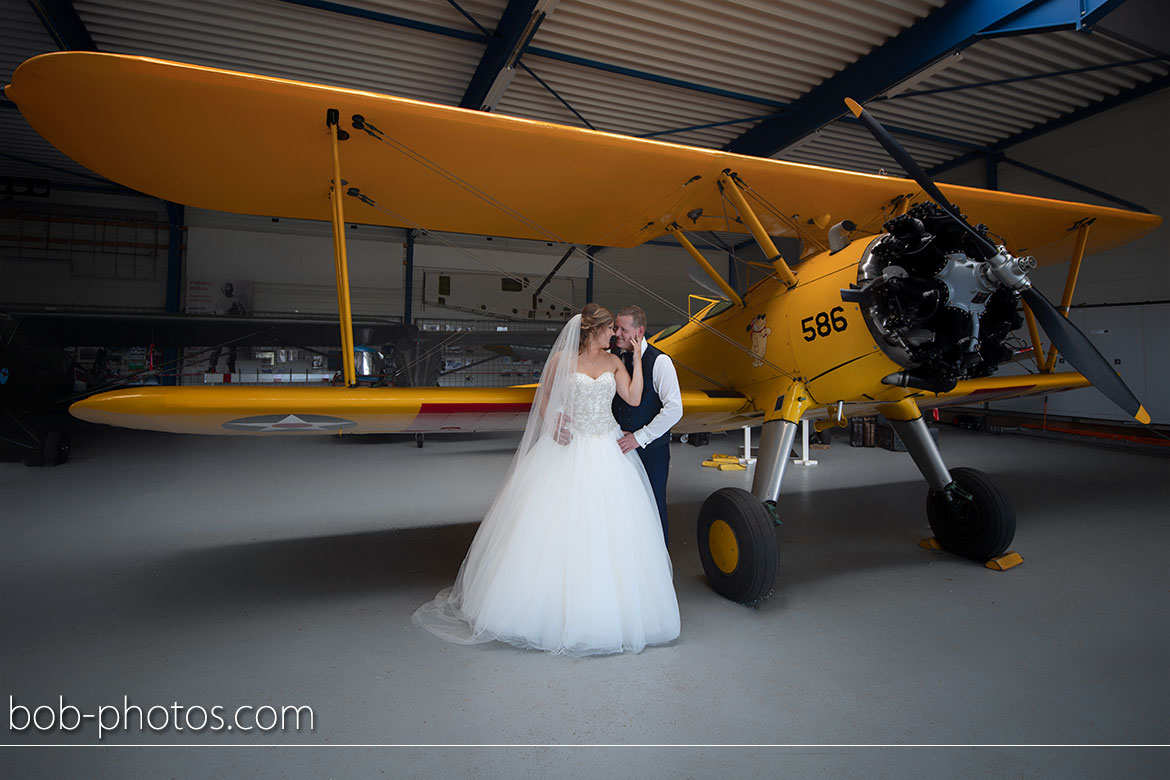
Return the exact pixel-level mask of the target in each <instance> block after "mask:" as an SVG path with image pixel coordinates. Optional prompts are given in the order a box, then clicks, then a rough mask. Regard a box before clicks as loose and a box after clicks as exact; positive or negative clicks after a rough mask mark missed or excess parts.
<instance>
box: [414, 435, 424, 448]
mask: <svg viewBox="0 0 1170 780" xmlns="http://www.w3.org/2000/svg"><path fill="white" fill-rule="evenodd" d="M414 446H416V447H418V448H419V449H420V450H421V449H422V446H423V435H422V434H421V433H416V434H415V435H414Z"/></svg>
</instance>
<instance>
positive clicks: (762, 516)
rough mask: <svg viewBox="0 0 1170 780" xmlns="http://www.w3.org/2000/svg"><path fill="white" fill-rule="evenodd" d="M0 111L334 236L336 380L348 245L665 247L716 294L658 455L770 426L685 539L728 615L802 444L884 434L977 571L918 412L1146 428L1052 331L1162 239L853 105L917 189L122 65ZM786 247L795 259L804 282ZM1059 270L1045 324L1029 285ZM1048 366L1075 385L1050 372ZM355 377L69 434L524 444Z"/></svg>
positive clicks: (967, 491) (168, 180) (520, 415)
mask: <svg viewBox="0 0 1170 780" xmlns="http://www.w3.org/2000/svg"><path fill="white" fill-rule="evenodd" d="M5 94H6V95H7V96H8V97H9V98H10V99H12V100H13V101H14V102H15V103H16V104H17V105H18V106H19V108H20V110H21V111H22V113H23V114H24V116H25V117H26V118H27V120H28V121H29V123H30V124H31V125H32V126H33V127H34V128H35V129H36V130H37V131H38V132H40V133H41V134H42V135H43V136H44V137H45V138H47V139H48V140H49V141H50V142H52V143H53V144H54V145H55V146H57V148H59V149H60V150H61V151H62V152H64V153H65V154H67V155H69V156H70V157H72V158H74V159H75V160H77V161H78V162H80V163H82V164H84V165H86V166H88V167H89V168H91V169H93V170H94V171H96V172H98V173H100V174H102V175H103V176H106V177H107V178H109V179H111V180H113V181H116V182H118V183H120V184H123V185H125V186H128V187H132V188H134V189H136V190H139V191H141V192H145V193H149V194H151V195H155V196H158V197H161V198H166V199H168V200H172V201H176V202H180V203H185V204H187V205H193V206H197V207H200V208H208V209H218V210H223V211H231V212H237V213H245V214H264V215H271V216H280V217H295V218H303V219H322V220H325V219H328V220H331V221H332V223H333V226H334V254H335V258H334V259H335V268H336V272H337V281H338V299H339V302H338V305H339V311H340V315H341V316H340V319H341V331H342V342H343V349H342V353H343V355H345V354H347V353H348V354H349V355H352V354H353V350H352V344H353V341H352V338H353V337H352V326H351V316H350V310H349V284H348V271H347V262H346V252H345V230H344V229H343V228H344V224H345V222H346V221H350V222H363V223H371V224H378V225H391V226H397V227H405V228H416V229H423V230H427V231H442V232H460V233H474V234H482V235H498V236H508V237H515V238H527V239H540V240H543V241H549V242H555V243H558V244H560V245H562V246H565V247H567V248H570V249H572V248H573V247H577V250H576V251H577V252H579V253H580V254H582V255H584V256H587V257H588V259H589V260H590V261H591V262H594V263H595V264H597V265H599V266H601V267H602V268H606V265H605V263H604V262H603V261H602V260H601V259H599V258H598V257H597V256H596V254H588V253H586V251H585V250H584V249H581V248H580V247H586V246H609V247H630V246H636V245H638V244H641V243H643V242H645V241H648V240H651V239H655V238H659V237H662V236H666V235H670V236H673V237H674V238H675V239H677V241H678V243H679V244H680V246H681V247H682V248H683V249H684V250H685V251H686V253H688V254H689V255H690V256H691V257H692V258H693V259H694V261H695V262H696V263H697V264H698V265H699V266H700V267H701V268H702V269H703V270H704V271H705V272H706V273H707V274H708V275H709V276H710V277H711V280H712V282H713V283H714V284H715V285H716V287H717V288H718V289H719V290H720V291H721V293H722V299H721V300H709V301H708V302H707V303H706V305H705V306H703V307H702V308H701V310H699V311H697V312H695V313H693V314H690V315H689V316H688V317H687V322H686V323H685V324H683V325H681V326H678V327H673V328H669V329H666V330H664V331H662V332H660V333H658V334H656V335H655V336H653V337H652V339H651V341H652V343H654V344H655V346H657V347H658V348H659V349H661V350H662V351H663V352H665V353H667V354H668V355H670V356H671V358H672V360H673V361H674V362H675V364H676V366H678V367H679V369H680V382H681V385H682V388H683V407H684V417H683V420H682V421H681V422H680V423H679V424H678V426H676V428H675V430H676V431H677V432H689V433H696V432H703V431H724V430H732V429H738V428H741V427H744V426H762V436H761V441H760V448H759V457H758V461H757V465H756V471H755V475H754V479H753V483H752V489H751V491H750V492H749V491H745V490H742V489H738V488H724V489H722V490H719V491H717V492H715V493H714V494H712V495H711V496H710V497H709V498H708V499H707V501H706V502H705V503H704V504H703V506H702V509H701V510H700V513H699V518H698V539H699V552H700V557H701V559H702V563H703V568H704V570H705V572H706V574H707V576H708V579H709V581H710V583H711V586H712V587H713V588H714V589H715V590H716V591H717V592H718V593H720V594H722V595H723V596H725V597H727V598H729V599H732V600H734V601H738V602H741V603H749V604H750V603H755V602H757V601H759V600H760V599H762V598H765V597H766V596H767V595H768V593H769V592H770V591H771V590H772V587H773V585H774V583H775V579H776V575H777V569H778V550H777V542H776V537H775V533H774V523H775V522H776V518H777V510H776V501H777V499H778V497H779V494H780V488H781V484H782V481H783V478H784V472H785V469H786V467H787V464H788V457H787V455H788V452H789V450H790V448H791V445H792V443H793V440H794V438H795V435H796V431H797V427H798V424H799V423H800V422H801V421H802V420H806V419H811V420H814V421H815V423H816V425H817V427H818V428H819V429H823V428H826V427H830V426H835V425H838V426H844V425H846V424H847V421H848V419H849V418H851V417H857V416H863V415H871V414H880V415H882V416H883V417H884V418H885V419H886V420H888V421H889V422H890V424H891V425H892V426H893V428H894V430H895V431H896V432H897V433H898V435H899V436H900V437H901V439H902V440H903V442H904V443H905V444H906V447H907V449H908V450H909V452H910V454H911V456H912V457H913V459H914V462H915V464H916V465H917V466H918V468H919V469H920V471H921V472H922V474H923V476H924V477H925V479H926V481H927V484H928V485H929V492H928V494H927V506H926V513H927V517H928V519H929V522H930V525H931V528H932V530H933V532H934V534H935V536H936V538H937V540H938V541H939V543H940V544H941V546H942V547H943V548H944V549H947V550H949V551H951V552H953V553H956V554H958V555H961V556H965V557H968V558H972V559H976V560H987V559H990V558H994V557H995V556H998V555H1000V554H1002V553H1003V552H1004V551H1005V550H1007V548H1008V545H1009V544H1010V543H1011V540H1012V537H1013V534H1014V532H1015V515H1014V512H1013V510H1012V507H1011V503H1010V501H1009V500H1008V498H1007V497H1006V496H1005V495H1004V494H1003V493H1002V492H1001V491H1000V490H999V489H998V488H997V487H996V486H995V484H994V483H993V482H992V480H991V479H990V478H989V477H988V476H987V475H985V474H983V473H981V472H978V471H975V470H973V469H964V468H955V469H949V468H948V467H947V465H946V464H945V463H944V462H943V460H942V457H941V456H940V454H939V451H938V448H937V446H936V445H935V444H934V442H933V440H932V439H931V437H930V435H929V432H928V430H927V428H926V425H925V423H924V422H923V417H922V412H923V410H927V409H932V408H937V407H940V406H947V405H954V404H964V403H967V404H969V403H978V402H982V401H987V400H993V399H1000V398H1010V397H1017V396H1024V395H1031V394H1048V393H1053V392H1057V391H1060V390H1069V389H1074V388H1080V387H1085V386H1088V385H1090V384H1092V385H1095V386H1097V387H1098V388H1099V389H1100V390H1101V391H1102V392H1103V393H1104V394H1105V395H1106V396H1108V397H1109V398H1110V399H1112V400H1113V401H1114V402H1115V403H1116V404H1117V405H1118V406H1119V407H1121V408H1122V409H1123V410H1125V412H1126V413H1127V414H1129V415H1130V416H1132V417H1133V418H1134V419H1135V420H1138V421H1140V422H1143V423H1148V422H1149V415H1148V414H1147V413H1146V411H1145V409H1144V408H1142V405H1141V403H1140V402H1139V401H1138V400H1137V399H1136V398H1135V397H1134V396H1133V394H1132V393H1131V392H1130V391H1129V389H1128V388H1127V387H1126V386H1125V384H1124V383H1123V382H1122V380H1121V379H1120V378H1119V377H1118V376H1117V374H1116V373H1114V372H1113V370H1112V369H1111V368H1110V367H1109V365H1108V363H1107V362H1106V361H1105V360H1104V358H1102V357H1101V355H1100V354H1099V353H1098V352H1097V351H1096V349H1094V348H1093V346H1092V345H1091V344H1090V342H1089V341H1088V339H1087V338H1086V337H1085V336H1084V335H1083V334H1082V333H1080V332H1079V331H1078V330H1077V329H1076V328H1075V327H1074V326H1073V325H1072V324H1071V323H1070V322H1069V321H1068V320H1067V319H1066V318H1065V317H1064V316H1062V314H1066V313H1067V307H1068V304H1069V302H1070V301H1071V297H1072V292H1073V284H1074V282H1075V278H1076V271H1077V269H1078V268H1079V265H1080V262H1081V259H1082V258H1083V257H1084V255H1085V254H1086V253H1088V252H1091V251H1100V250H1103V249H1107V248H1111V247H1114V246H1118V245H1120V244H1122V243H1125V242H1126V241H1129V240H1132V239H1134V238H1137V237H1138V236H1140V235H1142V234H1144V233H1146V232H1148V231H1149V230H1152V229H1153V228H1155V227H1156V226H1157V225H1158V224H1160V222H1161V219H1160V218H1159V217H1157V216H1154V215H1149V214H1139V213H1134V212H1129V211H1123V210H1119V209H1113V208H1106V207H1101V206H1091V205H1086V204H1080V203H1071V202H1065V201H1057V200H1048V199H1042V198H1033V197H1027V196H1023V195H1015V194H1011V193H1005V192H994V191H985V190H978V189H973V188H966V187H957V186H949V185H935V184H934V183H933V182H931V181H930V179H929V178H928V177H927V176H926V175H925V174H924V173H923V172H922V171H921V169H920V168H919V167H918V166H917V165H916V164H915V163H914V161H913V160H912V159H910V157H909V155H907V154H906V152H905V151H904V150H902V149H901V148H900V147H899V146H898V145H897V143H896V142H895V141H894V140H893V138H892V137H891V136H889V134H888V133H886V132H885V131H884V130H883V129H882V128H881V126H880V125H879V124H878V123H877V122H876V121H874V120H873V119H872V117H870V116H869V114H868V113H867V112H866V111H865V110H864V109H862V108H861V106H859V105H857V104H856V103H852V102H850V105H849V108H850V110H852V111H853V112H854V113H855V114H856V115H857V116H858V117H859V118H861V120H862V121H863V123H865V124H866V126H867V127H868V128H869V129H870V131H871V132H872V133H873V134H874V135H875V137H876V138H877V139H878V140H879V141H880V142H881V143H882V144H883V145H884V146H885V147H886V149H887V150H888V151H889V152H890V153H891V154H892V155H893V156H894V157H895V159H896V160H897V161H898V163H899V164H900V165H902V167H903V169H904V170H906V171H907V172H909V173H910V175H911V177H912V178H911V179H902V178H894V177H887V176H873V175H867V174H859V173H850V172H845V171H837V170H830V169H826V168H818V167H813V166H807V165H798V164H793V163H785V162H781V161H777V160H770V159H761V158H754V157H746V156H740V155H735V154H730V153H727V152H720V151H715V150H710V149H697V148H691V147H685V146H679V145H674V144H667V143H661V142H657V141H649V140H641V139H633V138H628V137H624V136H618V135H613V134H607V133H599V132H593V131H588V130H580V129H576V128H568V127H561V126H556V125H551V124H547V123H540V122H531V121H526V120H522V119H515V118H511V117H505V116H499V115H495V114H489V113H482V112H475V111H466V110H462V109H457V108H450V107H446V106H438V105H431V104H427V103H421V102H417V101H411V100H404V99H400V98H394V97H388V96H385V95H376V94H372V93H368V92H360V91H354V90H346V89H338V88H332V87H325V86H319V85H312V84H304V83H298V82H293V81H285V80H280V79H273V78H267V77H261V76H255V75H249V74H243V73H233V72H228V71H222V70H215V69H210V68H203V67H197V66H192V65H184V64H179V63H171V62H164V61H160V60H152V59H146V58H139V57H129V56H120V55H109V54H97V53H88V52H61V53H53V54H46V55H41V56H39V57H35V58H33V59H30V60H28V61H27V62H25V63H24V64H22V65H21V66H20V68H19V69H18V70H17V71H16V73H15V75H14V76H13V83H12V84H11V85H10V86H8V87H7V88H6V90H5ZM338 183H340V184H338ZM954 203H960V204H962V207H963V210H964V212H966V215H968V216H964V215H963V214H962V213H960V211H959V209H958V207H957V206H956V205H954ZM972 223H974V224H972ZM704 231H734V232H740V233H748V234H750V235H751V236H753V238H754V239H755V241H756V242H757V244H758V245H759V247H760V250H761V252H762V254H763V256H764V258H765V262H763V263H754V264H752V268H753V270H754V272H755V273H756V274H757V276H758V277H759V278H758V279H757V280H756V281H755V282H754V283H752V284H750V285H748V286H747V287H746V289H744V290H743V291H742V292H741V291H738V290H736V289H735V288H734V287H732V285H730V284H728V282H727V280H725V279H724V278H723V277H722V276H721V275H720V274H719V273H718V272H716V271H715V269H714V268H712V267H711V266H710V264H709V263H708V262H707V260H706V259H705V258H704V257H703V255H702V254H701V253H700V252H699V251H698V250H697V249H696V248H695V246H694V244H693V243H692V241H691V240H690V238H689V237H688V235H689V234H697V233H702V232H704ZM778 238H789V239H793V238H794V239H799V240H800V241H801V242H802V244H803V253H802V256H801V262H800V263H799V265H797V266H796V268H795V269H794V268H793V267H792V266H790V265H789V263H788V262H786V261H785V259H784V258H783V257H782V256H781V253H780V252H779V251H777V249H776V245H775V242H776V239H778ZM1070 259H1071V260H1072V270H1071V271H1070V278H1069V283H1068V284H1067V285H1066V289H1065V293H1064V297H1063V301H1062V307H1063V309H1064V311H1063V312H1062V311H1058V310H1057V309H1056V307H1054V306H1053V305H1052V304H1051V303H1049V302H1048V301H1047V299H1045V298H1044V296H1043V295H1041V294H1040V293H1039V291H1037V290H1036V289H1035V288H1034V287H1033V286H1032V285H1031V282H1030V281H1029V279H1028V273H1029V272H1030V271H1031V270H1032V269H1033V268H1034V267H1035V266H1036V265H1038V264H1039V265H1050V264H1056V263H1060V262H1063V261H1067V260H1070ZM643 292H645V293H647V294H653V293H652V291H645V290H644V291H643ZM1021 300H1022V301H1023V311H1024V317H1025V318H1026V320H1027V322H1028V326H1029V332H1030V336H1031V340H1032V347H1033V355H1034V356H1035V359H1036V366H1037V369H1038V372H1037V373H1034V374H1027V375H1023V376H994V372H995V370H996V368H997V367H998V366H999V365H1000V364H1001V363H1003V362H1004V361H1005V360H1008V359H1010V358H1011V357H1012V356H1013V353H1014V350H1013V348H1012V333H1013V331H1015V330H1016V328H1018V327H1020V326H1021V324H1022V322H1023V318H1021V317H1020V315H1019V313H1018V308H1019V306H1018V304H1019V303H1020V301H1021ZM1041 327H1042V328H1043V330H1044V331H1045V333H1046V334H1047V335H1048V337H1049V339H1050V341H1051V344H1052V348H1051V349H1050V350H1049V353H1048V355H1047V358H1046V359H1045V357H1044V353H1043V351H1042V349H1041V344H1040V337H1039V328H1041ZM347 345H348V346H347ZM1057 349H1059V351H1060V353H1061V354H1062V355H1063V356H1064V358H1065V359H1066V360H1067V361H1068V362H1069V363H1070V364H1072V365H1073V366H1074V367H1075V368H1076V369H1077V371H1078V372H1079V373H1053V367H1054V364H1055V359H1056V353H1055V350H1057ZM345 378H346V382H345V384H346V386H343V387H336V388H265V389H264V390H262V391H260V390H255V389H252V388H245V387H237V388H224V387H152V388H141V389H133V390H124V391H115V392H110V393H103V394H100V395H96V396H93V397H91V398H88V399H86V400H84V401H82V402H80V403H78V404H75V405H74V407H73V409H72V412H73V414H74V415H76V416H77V417H80V418H82V419H85V420H90V421H93V422H100V423H106V424H110V425H119V426H123V427H129V428H143V429H150V430H161V431H174V432H184V433H202V434H229V435H256V434H257V433H271V434H277V435H290V433H331V434H332V433H387V432H407V433H409V432H415V433H429V432H439V431H484V430H502V429H511V428H520V427H523V425H524V422H525V419H526V416H527V413H528V410H529V407H530V404H531V401H532V397H533V388H532V387H531V386H528V387H510V388H433V387H432V388H421V387H420V388H363V387H356V386H355V384H356V383H355V381H354V374H353V365H352V359H349V360H347V361H346V366H345Z"/></svg>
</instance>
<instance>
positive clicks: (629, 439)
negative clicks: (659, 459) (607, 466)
mask: <svg viewBox="0 0 1170 780" xmlns="http://www.w3.org/2000/svg"><path fill="white" fill-rule="evenodd" d="M618 446H619V447H621V448H622V454H623V455H624V454H625V453H627V452H631V451H633V450H636V449H638V440H637V439H635V438H634V434H632V433H626V432H625V431H622V437H621V438H620V439H618Z"/></svg>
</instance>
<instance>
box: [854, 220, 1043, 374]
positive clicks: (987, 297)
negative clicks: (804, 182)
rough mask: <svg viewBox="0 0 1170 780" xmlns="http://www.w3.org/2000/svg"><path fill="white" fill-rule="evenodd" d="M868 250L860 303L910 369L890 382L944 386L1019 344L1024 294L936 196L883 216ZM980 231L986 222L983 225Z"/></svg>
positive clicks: (893, 355)
mask: <svg viewBox="0 0 1170 780" xmlns="http://www.w3.org/2000/svg"><path fill="white" fill-rule="evenodd" d="M884 227H885V230H886V233H885V234H884V235H882V236H880V237H878V238H876V239H874V241H873V242H872V243H871V244H870V245H869V246H868V247H867V248H866V250H865V252H864V253H863V254H862V257H861V261H860V263H859V264H858V270H857V286H856V287H855V288H854V289H851V290H842V298H843V299H845V300H849V301H854V302H857V303H858V304H859V305H860V306H861V310H862V312H863V314H864V316H865V321H866V324H867V325H868V327H869V329H870V332H871V333H872V335H873V337H874V340H875V341H876V342H877V344H878V346H879V347H880V348H881V349H882V350H883V351H884V352H885V354H886V355H887V356H888V357H889V358H890V359H891V360H893V361H894V362H895V363H897V364H899V365H901V366H902V367H903V368H905V369H906V370H905V371H903V372H901V373H899V374H893V375H891V376H889V377H887V378H886V379H885V380H883V381H885V382H886V383H887V384H895V385H901V386H904V387H916V388H921V389H924V390H931V391H935V392H945V391H947V390H950V389H951V388H953V387H954V386H955V383H956V382H958V381H959V380H960V379H971V378H975V377H982V376H988V375H990V374H991V373H993V372H994V371H995V369H996V368H997V367H998V366H999V364H1000V363H1002V362H1003V361H1004V360H1007V359H1009V358H1010V357H1011V356H1012V354H1013V350H1012V349H1011V348H1010V347H1009V346H1007V344H1006V343H1005V342H1006V340H1007V338H1008V337H1009V336H1010V334H1011V333H1012V331H1014V330H1015V329H1016V328H1018V327H1020V325H1021V324H1022V323H1023V321H1022V319H1021V318H1020V316H1019V314H1017V312H1016V304H1017V299H1018V297H1019V296H1018V295H1017V294H1016V293H1015V292H1013V291H1012V290H1011V289H1010V288H1008V287H1007V286H1005V285H1004V284H1002V283H1001V282H1000V281H999V280H997V278H996V276H995V274H994V273H993V271H992V269H991V267H990V266H989V264H988V263H987V262H985V261H984V260H982V259H981V258H980V255H979V253H978V250H977V247H976V246H975V242H974V239H972V237H971V236H970V234H969V233H968V232H967V231H966V230H964V229H963V228H962V227H961V226H960V225H958V224H957V223H956V222H955V221H954V220H952V219H951V218H950V217H949V216H947V215H946V214H945V213H944V212H943V211H942V210H941V209H940V208H938V206H936V205H934V204H933V203H921V204H918V205H916V206H914V207H913V208H911V209H910V210H909V211H908V212H907V213H906V214H904V215H902V216H899V217H895V218H894V219H891V220H889V221H888V222H886V223H885V226H884ZM976 229H977V230H979V231H980V233H981V234H983V235H986V228H984V227H983V226H981V225H980V226H977V228H976Z"/></svg>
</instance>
